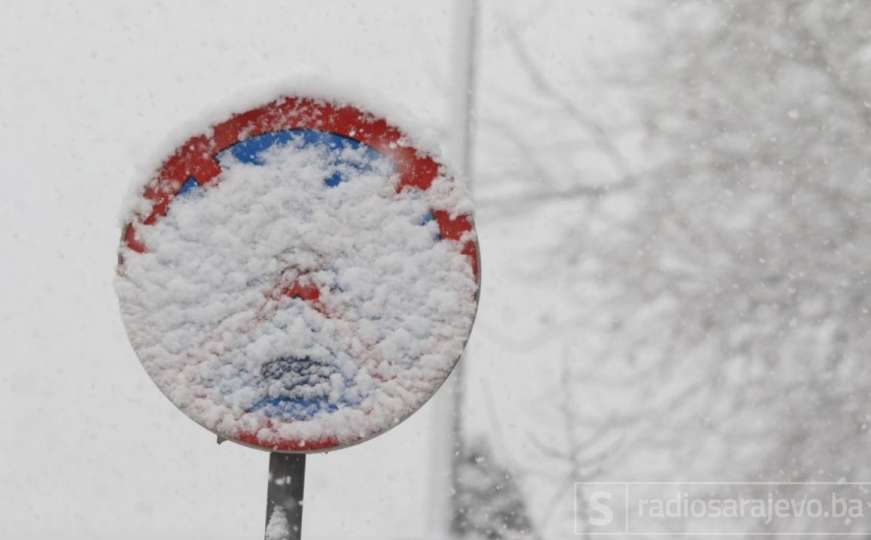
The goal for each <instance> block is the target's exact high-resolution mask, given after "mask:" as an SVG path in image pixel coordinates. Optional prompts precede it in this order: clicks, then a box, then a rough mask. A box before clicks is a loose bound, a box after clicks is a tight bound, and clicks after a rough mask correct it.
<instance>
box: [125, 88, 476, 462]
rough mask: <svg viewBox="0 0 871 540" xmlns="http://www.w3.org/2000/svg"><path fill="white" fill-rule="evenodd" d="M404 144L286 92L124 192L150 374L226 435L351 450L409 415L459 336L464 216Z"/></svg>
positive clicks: (469, 306)
mask: <svg viewBox="0 0 871 540" xmlns="http://www.w3.org/2000/svg"><path fill="white" fill-rule="evenodd" d="M410 135H411V134H409V133H407V132H405V131H403V130H401V129H400V128H398V127H396V126H395V125H393V124H391V123H389V122H388V121H386V120H385V119H383V118H381V117H378V116H375V115H373V114H371V113H368V112H366V111H364V110H363V109H360V108H358V107H356V106H354V105H352V104H349V103H347V102H341V101H338V100H333V99H316V98H310V97H302V96H289V97H282V98H280V99H277V100H275V101H272V102H271V103H268V104H266V105H263V106H260V107H257V108H254V109H251V110H248V111H247V112H243V113H239V114H235V115H232V116H230V117H229V118H228V119H226V120H225V121H222V122H219V123H215V124H213V125H212V126H211V127H210V128H209V129H208V130H207V131H205V132H204V133H202V134H200V135H196V136H194V137H191V138H189V139H188V140H187V141H186V142H184V143H183V144H182V145H181V146H179V147H178V148H177V149H176V150H175V151H174V152H172V154H171V155H169V157H167V158H166V160H165V161H164V162H163V164H162V165H161V166H160V168H159V170H158V171H157V172H156V173H155V175H154V176H153V177H152V178H151V179H150V180H149V181H148V182H147V183H145V184H144V185H143V186H141V187H140V188H139V189H138V191H137V192H136V197H135V200H134V201H133V204H131V210H130V212H129V214H128V215H127V216H126V217H125V221H126V223H125V226H124V232H123V238H122V241H121V245H120V253H119V255H120V256H119V265H118V278H117V280H116V290H117V293H118V297H119V299H120V306H121V312H122V315H123V318H124V323H125V325H126V328H127V333H128V336H129V338H130V341H131V343H132V344H133V347H134V349H135V350H136V353H137V354H138V356H139V358H140V360H141V361H142V364H143V365H144V367H145V369H146V371H147V372H148V374H149V375H150V376H151V378H152V379H153V380H154V382H155V383H156V384H157V386H158V387H159V388H160V389H161V390H162V391H163V393H164V394H166V396H167V397H168V398H169V399H170V400H171V401H172V402H173V403H174V404H175V405H176V406H178V408H179V409H181V410H182V411H183V412H184V413H185V414H187V415H188V416H189V417H190V418H192V419H193V420H195V421H196V422H198V423H199V424H201V425H202V426H204V427H206V428H208V429H209V430H211V431H213V432H215V433H217V434H218V435H219V436H220V437H222V438H226V439H230V440H234V441H236V442H239V443H242V444H246V445H250V446H254V447H259V448H262V449H264V450H272V451H280V452H314V451H323V450H330V449H334V448H340V447H343V446H348V445H351V444H355V443H359V442H362V441H364V440H366V439H369V438H371V437H374V436H375V435H378V434H380V433H382V432H384V431H386V430H387V429H389V428H391V427H393V426H395V425H396V424H398V423H399V422H400V421H402V420H403V419H405V418H406V417H408V416H409V415H410V414H411V413H413V412H414V411H415V410H417V409H418V408H419V407H420V406H421V405H422V404H423V403H424V402H425V401H426V400H427V399H429V398H430V397H431V396H432V394H433V393H434V392H435V391H436V390H437V389H438V387H439V386H440V385H441V384H442V382H444V380H445V379H446V378H447V376H448V374H449V373H450V372H451V370H452V369H453V367H454V365H455V364H456V362H457V360H458V359H459V357H460V355H461V353H462V351H463V348H464V346H465V343H466V340H467V338H468V336H469V332H470V331H471V327H472V322H473V319H474V316H475V311H476V308H477V297H478V287H479V270H478V249H477V243H476V238H475V233H474V229H473V223H472V219H471V215H470V211H471V205H470V202H469V200H468V199H467V198H466V196H465V194H464V192H463V190H462V188H461V186H459V185H458V184H457V183H455V182H454V179H453V177H452V176H451V175H450V173H449V172H448V170H447V169H446V167H445V166H444V165H443V164H442V163H440V162H439V161H437V160H436V159H435V158H434V154H433V153H431V152H428V151H426V150H425V149H423V148H421V147H420V145H419V144H416V143H415V142H414V139H412V138H411V136H410Z"/></svg>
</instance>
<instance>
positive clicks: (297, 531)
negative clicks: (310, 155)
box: [265, 452, 305, 540]
mask: <svg viewBox="0 0 871 540" xmlns="http://www.w3.org/2000/svg"><path fill="white" fill-rule="evenodd" d="M304 487H305V454H281V453H279V452H272V453H271V454H269V487H268V489H267V491H266V535H265V539H266V540H300V537H301V535H302V497H303V488H304Z"/></svg>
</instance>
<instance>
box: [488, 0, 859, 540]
mask: <svg viewBox="0 0 871 540" xmlns="http://www.w3.org/2000/svg"><path fill="white" fill-rule="evenodd" d="M637 15H638V21H639V24H640V25H641V26H642V28H644V29H646V32H645V34H644V39H643V40H641V44H642V46H641V47H639V48H638V49H637V50H635V51H634V52H633V54H632V55H629V56H627V57H626V58H625V59H620V61H612V62H611V63H610V64H609V65H602V66H599V68H598V70H597V72H598V74H599V76H600V77H601V80H602V81H604V82H605V83H607V84H606V85H605V87H604V88H605V89H607V90H608V91H609V92H611V93H612V96H618V97H617V98H615V100H616V101H617V102H618V103H619V104H620V109H621V110H620V111H619V112H618V113H613V114H611V113H609V111H613V109H610V108H609V107H608V106H607V104H606V102H607V100H606V99H604V98H603V99H602V100H600V101H593V102H592V103H595V104H596V106H595V107H593V106H591V101H589V100H588V99H586V98H585V97H584V94H583V92H582V89H577V88H567V87H566V86H564V85H562V84H557V83H555V82H553V81H552V80H551V78H550V76H549V74H548V73H547V72H546V70H544V69H543V68H542V67H541V64H542V62H541V59H540V58H537V57H536V50H535V48H534V47H531V46H530V45H529V42H528V37H527V34H528V33H529V32H531V31H532V30H530V29H529V28H527V29H526V30H524V31H522V32H521V31H517V32H515V33H513V34H512V35H511V39H510V43H511V46H512V48H513V51H514V53H515V54H514V56H515V59H516V61H517V65H518V66H520V68H521V69H522V71H523V72H524V73H525V75H526V77H527V80H528V82H529V84H530V85H531V87H532V88H533V89H534V90H535V93H534V94H533V95H534V98H532V99H531V98H530V97H529V95H528V94H527V95H516V96H513V97H512V100H513V101H512V103H513V104H514V105H515V106H516V107H517V108H521V107H526V108H527V109H526V114H525V115H521V114H520V113H518V114H517V115H515V116H517V117H521V116H523V117H524V118H534V119H535V120H533V121H530V122H529V123H528V124H527V125H524V126H523V128H522V129H521V128H520V127H519V126H518V125H516V124H512V123H511V122H510V121H508V120H506V119H505V118H504V117H496V116H493V117H490V118H487V117H484V118H482V124H483V125H484V126H485V127H487V128H488V130H487V131H485V132H484V134H483V137H492V140H491V143H490V144H487V143H485V142H482V144H481V147H482V148H488V147H489V148H511V147H513V148H515V149H519V150H521V153H522V155H524V156H525V161H523V163H522V164H521V166H515V167H514V168H513V169H512V170H507V171H500V174H508V175H513V177H514V178H515V179H516V180H517V181H518V183H523V185H524V186H525V187H524V188H523V189H522V190H519V191H515V192H513V193H509V194H507V195H504V196H500V197H494V198H491V199H489V200H487V199H485V200H484V201H482V202H483V203H484V204H485V205H490V207H492V208H494V209H495V210H494V211H503V212H506V213H507V212H512V213H513V212H517V211H520V210H523V209H528V210H535V209H539V208H541V206H542V205H551V204H552V205H562V206H561V208H565V204H566V202H567V201H569V202H570V203H571V205H572V208H573V209H574V210H573V215H574V216H576V217H575V218H573V219H574V222H573V223H571V224H569V225H568V226H567V227H566V230H565V235H564V236H563V237H562V238H561V241H560V242H559V244H558V245H557V246H556V247H555V248H554V249H553V251H552V256H551V257H550V258H549V259H548V260H547V265H548V268H547V271H548V272H550V273H551V274H554V272H556V274H555V275H554V278H553V279H554V280H559V283H560V285H561V286H562V287H563V288H564V290H565V294H566V295H570V296H571V298H572V299H573V301H574V303H575V305H576V306H577V309H576V312H575V313H573V314H572V315H571V316H569V317H566V318H563V319H561V320H556V321H554V323H553V324H550V325H548V327H549V328H548V330H547V332H549V334H547V335H546V336H542V337H560V338H562V339H563V340H564V341H565V342H566V343H567V344H568V345H567V353H566V354H567V357H568V358H569V359H570V362H569V366H568V367H567V368H566V377H568V378H569V379H570V380H571V381H574V384H573V385H572V386H571V387H569V388H564V389H563V391H562V392H561V393H558V394H556V395H562V397H558V398H557V399H555V400H554V411H555V412H556V413H557V416H556V418H562V419H563V420H565V419H566V418H568V419H569V420H570V421H571V422H572V426H573V427H571V428H569V427H566V426H565V425H564V423H556V424H555V425H552V426H550V428H549V429H554V428H557V429H559V430H560V432H561V433H563V434H564V436H563V437H547V440H548V441H550V442H549V443H548V444H544V443H540V442H539V443H537V446H538V448H539V449H540V451H541V455H542V457H543V458H544V459H549V460H551V461H552V462H553V463H557V464H559V467H560V468H561V469H560V470H561V471H563V472H564V474H565V475H567V476H572V475H574V477H576V478H578V479H581V480H584V479H590V478H594V479H596V478H598V479H607V478H608V477H609V476H612V477H613V473H614V467H615V466H616V464H618V463H619V464H620V466H621V471H622V474H621V475H620V478H619V479H620V480H625V479H627V474H629V475H634V476H636V477H640V478H644V479H657V478H659V479H668V480H681V479H686V480H698V479H706V480H709V479H714V480H720V479H721V480H724V481H726V480H731V481H740V480H771V481H778V480H779V481H787V480H788V481H809V480H816V481H832V480H835V481H837V480H843V479H848V480H854V481H861V480H868V479H869V477H871V465H869V464H868V461H867V459H865V453H866V449H867V445H868V443H869V437H868V434H867V425H868V422H869V418H871V400H869V397H871V363H869V362H868V357H869V355H871V334H869V332H868V331H867V327H868V324H869V322H871V317H869V309H871V297H869V296H871V289H869V269H871V162H869V159H868V148H867V147H868V142H869V134H871V94H869V93H868V88H871V34H869V30H868V29H869V28H871V10H868V9H867V6H865V5H864V4H861V3H856V2H852V3H851V2H845V1H842V0H803V1H787V0H784V1H778V2H758V1H756V0H730V1H723V2H713V1H705V0H699V1H687V2H644V3H642V4H641V6H640V7H639V8H638V10H637ZM600 91H601V87H600ZM603 103H604V105H603ZM541 126H548V127H547V128H543V127H541ZM554 126H559V127H560V129H559V130H557V129H556V128H555V127H554ZM545 129H548V130H549V135H550V136H542V135H541V133H542V132H543V130H545ZM555 133H559V134H560V137H561V138H556V137H555ZM555 139H557V140H555ZM560 143H562V144H560ZM578 163H590V164H593V165H591V166H589V167H584V166H583V165H577V164H578ZM579 341H581V342H584V347H583V348H573V344H576V343H577V342H579ZM567 400H568V401H567ZM567 403H568V405H567ZM560 411H562V412H560ZM553 441H557V442H556V443H554V442H553ZM579 441H580V442H579ZM561 489H566V486H563V487H562V488H561ZM776 526H777V524H776V523H773V524H768V525H765V524H761V525H760V526H759V527H760V530H762V529H764V530H765V531H766V532H768V531H771V530H773V529H772V528H774V527H776ZM802 526H806V527H807V528H808V530H810V528H812V527H813V524H810V523H808V524H804V525H802ZM850 527H865V528H867V527H868V524H867V523H866V524H859V523H853V524H847V525H845V530H850Z"/></svg>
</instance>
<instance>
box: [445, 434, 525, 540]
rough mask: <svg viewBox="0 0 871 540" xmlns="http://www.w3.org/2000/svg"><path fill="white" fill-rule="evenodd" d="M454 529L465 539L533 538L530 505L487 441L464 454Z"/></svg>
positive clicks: (477, 443) (474, 444)
mask: <svg viewBox="0 0 871 540" xmlns="http://www.w3.org/2000/svg"><path fill="white" fill-rule="evenodd" d="M459 463H460V466H459V470H458V486H459V490H458V492H457V494H456V499H457V504H456V509H457V510H456V513H455V514H454V518H453V524H452V529H453V531H454V532H455V533H456V534H457V535H458V536H462V537H470V538H475V539H481V540H517V539H526V538H530V537H531V536H532V531H531V528H532V527H531V525H532V524H531V522H530V520H529V515H528V513H527V510H526V502H525V501H524V498H523V494H522V492H521V490H520V489H519V487H518V485H517V484H516V483H515V482H514V479H513V477H512V475H511V472H510V471H509V470H508V469H507V468H506V467H505V466H503V465H500V464H498V463H496V461H495V460H494V458H493V455H492V452H491V451H490V447H489V445H488V444H487V443H486V442H484V440H482V439H479V440H473V441H472V442H470V443H469V444H468V445H467V447H466V448H465V449H464V451H463V452H462V454H461V459H460V460H459Z"/></svg>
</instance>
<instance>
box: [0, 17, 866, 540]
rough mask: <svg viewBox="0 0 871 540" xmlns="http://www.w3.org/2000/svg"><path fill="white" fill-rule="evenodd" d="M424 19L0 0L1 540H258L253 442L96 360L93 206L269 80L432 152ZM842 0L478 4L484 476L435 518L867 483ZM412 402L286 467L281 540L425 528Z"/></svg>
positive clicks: (861, 191)
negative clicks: (293, 523) (720, 484)
mask: <svg viewBox="0 0 871 540" xmlns="http://www.w3.org/2000/svg"><path fill="white" fill-rule="evenodd" d="M453 8H454V5H453V4H452V3H450V2H407V1H406V2H401V1H395V2H388V1H377V2H350V1H349V2H301V1H300V2H266V1H263V2H257V3H250V4H242V3H238V2H235V3H231V2H193V1H184V2H97V1H94V2H77V3H61V2H39V1H12V2H6V3H4V5H3V7H2V10H0V12H2V16H0V81H2V84H0V230H2V233H0V253H2V256H3V259H2V260H3V263H4V264H3V265H2V270H0V275H2V280H0V288H2V289H0V321H2V323H0V342H2V343H3V344H4V348H3V354H2V356H0V357H2V369H0V406H2V409H0V410H2V411H3V415H2V420H0V537H2V538H15V539H22V540H27V539H43V538H82V539H85V538H87V539H94V540H99V539H110V538H111V539H117V538H125V539H134V540H135V539H138V538H142V539H145V538H165V539H175V538H178V539H181V538H213V539H224V538H226V539H230V538H233V539H238V538H258V537H260V536H261V535H262V528H263V518H264V516H263V514H264V498H265V489H266V483H265V471H266V466H267V455H266V454H264V453H260V452H256V451H252V450H249V449H246V448H242V447H239V446H235V445H232V444H224V445H221V446H218V445H216V444H215V440H214V437H213V436H211V435H210V434H209V433H208V432H206V431H205V430H203V429H201V428H199V427H197V426H196V425H195V424H194V423H193V422H191V421H190V420H188V419H186V418H184V417H183V416H182V415H181V414H179V413H178V412H177V411H176V409H175V408H174V407H173V405H172V404H171V403H170V402H169V401H168V400H166V399H165V398H164V397H163V396H162V395H161V394H160V392H158V391H157V389H156V388H155V387H154V385H153V384H152V383H151V381H150V380H149V379H148V377H147V376H146V374H145V372H144V370H143V369H142V368H141V366H140V365H139V363H138V361H137V360H136V358H135V356H134V354H133V351H132V350H131V348H130V346H129V344H128V342H127V339H126V336H125V333H124V330H123V327H122V325H121V320H120V316H119V313H118V308H117V301H116V298H115V293H114V291H113V289H112V279H113V276H114V269H115V257H116V249H117V242H118V237H119V229H118V216H119V213H120V209H121V201H122V199H123V197H124V195H125V193H126V192H127V189H128V186H129V185H130V184H131V183H132V182H134V181H136V180H137V179H138V178H140V177H141V175H142V174H143V170H144V169H143V168H144V167H148V166H150V165H151V164H152V160H153V159H154V157H155V155H157V154H159V152H160V151H162V150H163V149H164V148H165V146H166V139H167V137H168V135H169V134H170V133H175V132H176V131H177V129H178V128H179V127H180V126H183V125H185V124H186V123H187V122H188V121H189V120H191V119H192V118H197V117H199V116H200V115H201V114H202V112H203V111H205V110H212V109H213V108H214V106H215V105H216V104H218V103H220V102H221V101H223V100H224V99H225V98H226V97H227V95H232V94H236V93H239V92H245V91H246V90H247V89H250V88H256V87H261V86H262V85H269V84H273V83H275V82H278V81H286V80H287V79H288V78H292V77H293V75H294V74H295V73H299V72H311V71H316V72H318V73H320V74H321V75H323V76H325V77H332V78H335V79H336V80H337V81H338V82H340V83H341V84H342V85H344V86H347V85H349V84H354V83H355V82H357V83H360V84H362V85H365V87H366V88H367V89H369V90H372V91H375V92H377V93H379V94H381V95H382V96H384V97H386V98H388V99H389V100H392V101H393V102H395V103H396V104H397V105H398V106H401V107H404V108H406V109H410V110H413V111H415V112H416V113H417V114H418V116H420V117H421V118H423V119H424V121H425V122H428V123H429V124H430V125H432V126H433V127H434V128H435V129H437V130H438V131H439V133H440V134H441V137H442V139H443V141H444V143H445V144H446V145H449V144H450V142H451V140H452V137H453V136H454V134H453V133H452V129H451V126H452V125H454V124H452V120H451V115H452V111H451V99H452V98H451V96H452V95H454V94H455V93H456V92H455V91H456V88H455V80H456V65H455V64H454V62H453V60H452V58H453V56H452V54H453V51H452V39H453V36H454V30H455V28H454V27H455V21H456V19H455V17H454V14H453ZM862 8H863V6H862V5H861V4H858V3H856V4H852V5H851V4H850V3H847V2H843V1H834V0H831V1H829V0H825V1H824V0H808V1H804V2H794V1H786V0H784V1H782V2H769V3H765V4H764V7H762V4H760V3H757V2H755V1H753V0H736V1H734V2H728V3H726V2H722V3H711V2H682V3H679V4H677V5H675V4H673V3H671V2H646V3H634V2H625V3H623V2H609V1H599V2H573V1H568V0H566V1H564V2H540V3H539V2H501V1H500V2H495V1H484V2H483V5H482V13H481V28H480V32H481V34H480V40H479V45H480V47H479V55H478V65H479V73H478V87H477V98H476V99H477V104H478V107H477V111H478V112H477V115H476V125H477V127H476V132H475V139H474V140H475V155H474V171H475V175H474V178H475V184H474V191H475V198H476V200H477V203H478V213H477V226H478V232H479V235H480V240H481V249H482V260H483V291H482V296H481V305H480V311H479V314H478V321H477V323H476V328H475V331H474V333H473V339H472V341H471V344H470V348H469V355H468V358H467V380H466V386H467V388H468V392H469V395H468V399H467V403H466V409H465V411H464V413H465V418H466V422H465V427H466V429H465V438H466V439H467V442H466V446H467V448H468V450H467V452H468V456H467V455H466V454H464V455H463V456H461V457H463V458H464V459H465V458H466V457H469V458H470V459H468V461H467V465H468V467H467V469H468V471H467V472H468V474H467V475H465V478H466V479H467V481H468V483H469V484H470V485H473V484H474V485H479V486H480V485H481V484H482V482H483V483H486V480H482V478H485V479H486V477H487V475H491V476H492V475H495V476H496V477H504V475H505V474H508V475H510V478H511V481H510V482H507V483H506V485H508V486H509V487H510V489H503V490H500V491H501V492H502V493H503V495H499V496H493V497H490V495H492V493H490V492H488V491H487V490H486V489H485V490H484V491H483V492H475V490H473V489H470V490H469V492H468V493H466V492H464V493H463V496H464V497H466V498H465V499H463V500H464V501H466V502H467V503H468V507H469V508H470V509H471V510H470V512H469V515H468V516H466V517H465V518H463V519H460V520H459V521H458V523H459V525H458V530H459V531H462V532H464V533H466V534H468V535H470V536H475V535H478V536H480V535H483V534H485V531H486V529H487V527H488V525H486V524H483V525H482V524H481V519H479V518H480V516H479V515H478V514H476V512H475V508H481V507H483V506H486V504H493V505H495V506H496V507H499V508H511V509H513V510H511V511H507V512H506V513H505V515H506V516H510V519H509V518H506V519H503V520H502V521H501V525H500V527H502V529H500V531H501V532H500V533H499V535H497V536H495V537H492V538H502V537H512V535H513V534H515V533H512V532H511V531H510V530H507V529H511V528H512V527H515V526H516V528H517V529H521V530H526V531H529V532H528V533H516V534H518V535H520V536H523V535H524V534H528V535H532V536H534V537H536V538H569V537H571V536H572V532H573V521H572V520H573V516H572V498H573V493H572V484H573V482H575V481H609V480H614V481H627V480H643V481H685V480H722V481H749V480H762V481H768V480H772V481H787V480H789V481H809V480H814V481H855V482H859V481H867V480H871V467H869V465H868V459H867V454H868V452H867V450H868V443H869V440H868V439H869V437H868V434H867V425H868V421H869V416H871V410H869V405H868V403H869V393H871V369H869V364H868V362H867V357H868V352H869V350H871V339H869V337H868V333H867V330H866V328H867V324H868V317H869V315H868V314H869V309H871V299H869V298H868V296H869V292H868V291H869V289H868V274H867V268H868V267H869V262H871V261H869V258H871V257H869V255H868V253H869V252H871V250H869V247H871V234H869V231H871V223H869V217H868V216H869V215H871V214H869V210H871V188H869V186H871V166H869V161H868V159H867V140H868V137H869V131H871V94H869V93H868V91H867V89H868V88H869V83H871V42H869V40H868V37H867V28H868V27H869V24H871V20H869V18H871V14H869V13H868V10H866V9H862ZM433 413H434V407H433V406H432V405H428V406H426V407H424V409H423V410H422V411H421V412H420V413H418V414H417V415H415V416H414V417H412V418H411V419H410V420H409V421H407V422H405V423H404V424H402V425H401V426H400V427H398V428H397V429H395V430H394V431H391V432H389V433H387V434H385V435H383V436H381V437H378V438H377V439H375V440H373V441H371V442H369V443H367V444H365V445H362V446H359V447H355V448H351V449H347V450H342V451H339V452H335V453H332V454H328V455H318V456H313V457H311V458H310V459H309V465H308V467H309V468H308V471H309V473H308V479H307V491H306V505H305V528H304V531H305V532H304V534H305V535H306V537H307V538H314V539H333V538H375V537H378V538H385V537H386V538H397V539H399V538H408V539H418V538H430V537H433V536H437V535H438V533H437V530H438V529H439V528H440V525H439V524H437V523H435V522H434V520H435V519H437V518H438V516H440V515H441V513H440V512H439V509H438V508H437V507H438V506H439V504H440V502H438V501H437V500H436V499H437V497H435V496H434V494H433V492H434V490H433V488H432V486H434V485H439V476H440V475H444V474H447V472H446V471H440V470H433V467H434V466H435V465H436V464H438V463H442V462H443V461H444V460H440V459H439V456H438V455H436V454H437V453H438V452H442V451H443V450H444V447H443V446H441V445H439V444H438V441H434V440H433V433H438V431H437V430H436V428H438V426H436V423H437V422H436V419H435V418H434V416H435V415H434V414H433ZM476 482H477V484H475V483H476ZM506 492H507V493H508V494H507V495H504V493H506ZM476 493H477V495H476ZM482 493H483V495H482ZM582 496H583V494H582ZM476 497H477V498H476ZM487 497H490V499H488V500H487V501H483V502H482V500H481V499H482V498H484V499H487ZM500 497H501V498H502V499H504V500H500ZM485 514H489V515H490V516H491V517H492V516H493V515H498V514H499V512H498V511H494V512H485ZM517 516H521V517H519V518H518V517H517ZM482 519H483V518H482ZM512 520H513V521H512ZM485 521H486V520H485ZM750 526H752V527H756V525H754V524H750ZM772 526H776V524H775V525H765V524H759V525H758V527H757V528H758V529H759V530H760V531H764V532H778V530H774V531H772V530H771V528H770V527H772ZM789 526H790V527H793V529H790V530H791V531H796V530H797V531H807V530H810V529H812V528H813V526H814V525H813V524H812V523H799V522H792V523H790V525H789ZM843 526H844V527H845V529H844V530H857V529H856V527H863V528H864V529H866V530H867V529H868V528H869V527H868V522H867V521H865V522H853V523H851V524H844V525H843ZM766 527H768V528H766ZM506 528H507V529H506ZM503 529H505V530H503ZM780 532H783V531H780Z"/></svg>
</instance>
